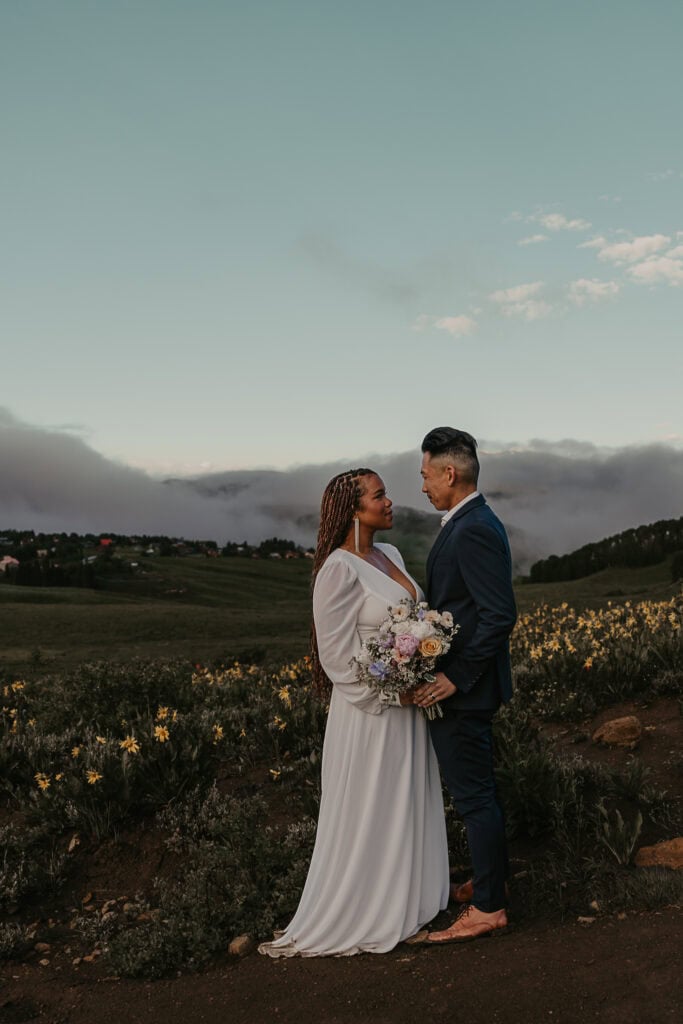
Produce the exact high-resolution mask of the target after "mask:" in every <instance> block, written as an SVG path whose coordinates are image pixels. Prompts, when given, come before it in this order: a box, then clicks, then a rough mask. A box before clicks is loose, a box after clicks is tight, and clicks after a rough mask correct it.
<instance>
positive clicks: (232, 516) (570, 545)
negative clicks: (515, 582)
mask: <svg viewBox="0 0 683 1024" xmlns="http://www.w3.org/2000/svg"><path fill="white" fill-rule="evenodd" d="M430 425H431V424H426V425H425V429H426V428H427V427H429V426H430ZM420 440H421V438H416V439H415V448H414V449H413V450H411V451H407V452H401V453H398V454H393V455H376V454H375V455H371V454H368V453H367V452H352V453H349V454H348V457H347V458H345V459H344V460H343V462H340V461H329V462H327V463H324V464H316V465H305V466H297V467H295V468H293V469H291V470H283V471H275V470H252V471H244V470H243V471H226V472H222V473H212V474H205V475H203V476H199V477H196V478H195V479H193V480H176V481H167V482H161V481H158V480H154V479H152V478H151V477H149V476H148V475H147V474H145V473H143V472H141V471H139V470H133V469H130V467H128V466H125V465H121V464H119V463H115V462H112V461H111V460H109V459H105V458H104V457H103V456H101V455H99V454H98V453H97V452H95V451H93V449H92V448H89V447H88V446H87V445H86V444H85V443H84V442H83V441H81V440H79V439H77V438H74V437H72V436H69V435H67V434H64V433H59V432H56V431H49V430H45V429H44V428H40V427H33V426H30V425H28V424H26V423H22V422H20V421H19V420H17V419H16V418H15V417H14V416H12V414H11V413H9V412H8V411H7V410H3V409H1V408H0V478H1V479H2V481H3V487H2V490H1V491H0V530H1V529H33V530H44V531H52V530H55V531H62V530H64V531H68V532H71V531H72V530H73V531H76V532H79V533H87V532H94V533H100V532H104V531H107V530H111V531H114V532H116V533H128V534H135V533H148V534H164V533H165V534H170V535H174V536H185V537H188V538H204V539H214V540H217V541H218V542H219V543H222V542H223V541H225V540H238V541H239V540H244V539H246V540H248V541H252V542H255V541H259V540H263V539H264V538H266V537H272V536H280V537H290V538H291V539H293V540H295V541H298V542H299V543H303V544H313V543H314V542H315V535H316V530H317V514H318V509H319V505H320V495H321V494H322V491H323V488H324V486H325V484H326V483H327V481H328V480H329V479H330V478H331V477H332V476H334V475H335V474H336V473H338V472H340V471H341V470H342V469H346V468H348V467H349V466H357V465H369V466H372V467H373V468H374V469H376V470H377V471H378V472H380V473H381V474H382V476H383V477H384V480H385V483H386V484H387V487H388V489H389V493H390V495H391V497H392V498H393V499H394V502H395V503H396V504H397V505H402V506H408V507H410V508H416V509H421V510H423V511H427V512H431V511H432V510H431V506H430V505H429V503H428V502H427V500H426V498H425V497H424V495H423V494H421V492H420V486H421V482H420V479H419V463H420V454H419V442H420ZM480 455H481V464H482V476H481V486H482V489H483V491H484V493H485V494H486V495H487V497H488V499H489V501H490V502H491V504H492V505H493V507H494V508H495V510H496V512H497V513H498V515H499V516H500V517H501V518H502V520H503V522H504V523H505V525H506V527H507V528H508V530H509V532H510V536H511V539H512V548H513V555H514V558H515V561H516V564H517V565H518V566H519V567H522V568H524V567H528V565H529V564H530V563H531V562H532V561H535V560H536V559H537V558H542V557H545V556H547V555H549V554H563V553H564V552H566V551H571V550H573V549H574V548H576V547H579V546H580V545H582V544H586V543H588V542H589V541H594V540H601V539H602V538H604V537H606V536H609V535H610V534H613V533H618V532H619V531H621V530H625V529H627V528H629V527H632V526H638V525H640V524H642V523H648V522H653V521H654V520H656V519H672V518H676V517H678V516H680V514H681V508H682V507H683V451H680V450H677V449H676V448H674V447H671V446H668V445H664V444H659V445H649V446H633V447H629V448H622V449H616V450H611V451H605V450H601V449H598V448H597V447H595V446H594V445H591V444H589V443H587V442H579V441H574V440H571V439H570V440H564V441H561V442H552V441H544V440H538V439H536V440H533V441H530V442H528V443H526V444H519V443H504V444H495V445H494V444H489V445H487V443H486V442H485V441H482V442H481V445H480ZM434 524H435V530H436V528H437V524H438V513H434Z"/></svg>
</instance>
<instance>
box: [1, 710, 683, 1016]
mask: <svg viewBox="0 0 683 1024" xmlns="http://www.w3.org/2000/svg"><path fill="white" fill-rule="evenodd" d="M633 713H635V714H637V715H638V717H639V718H640V720H641V722H642V724H643V727H644V732H643V738H642V741H641V745H640V749H639V750H638V751H637V754H638V756H639V757H640V758H642V760H643V761H644V762H645V763H646V764H647V765H648V766H649V767H650V769H651V771H652V777H651V778H652V782H653V783H654V784H655V785H657V786H661V787H663V788H665V789H667V790H668V792H669V794H670V795H671V796H674V797H678V798H679V799H680V798H681V797H682V796H683V717H682V716H681V713H680V709H679V706H678V701H676V700H673V699H667V700H658V701H656V702H655V703H654V704H652V705H650V706H644V705H639V704H634V703H627V704H623V705H620V706H618V707H613V708H611V709H609V711H605V712H601V713H600V714H599V715H598V716H596V718H595V719H594V720H593V721H592V722H590V723H582V724H581V725H578V726H547V727H546V730H545V731H546V733H547V735H549V736H551V737H552V738H553V740H554V742H555V743H556V744H557V747H558V749H563V750H565V751H566V752H567V753H569V754H575V753H576V754H582V755H583V756H585V757H590V758H592V759H595V760H598V761H600V762H602V763H606V764H610V765H611V766H613V767H618V766H620V765H623V764H624V762H625V760H626V757H627V756H628V754H627V753H625V752H624V751H621V750H608V749H605V748H598V747H596V746H595V745H594V744H592V743H591V741H590V733H591V731H592V730H593V729H594V728H595V727H596V726H597V725H598V724H600V723H601V722H602V721H604V720H605V719H607V718H614V717H618V716H619V715H625V714H633ZM656 838H657V837H656V836H652V837H651V838H650V837H649V836H643V840H644V841H652V840H654V839H656ZM163 849H164V848H163V841H162V837H161V836H160V834H159V833H158V832H156V831H155V830H154V829H149V830H146V831H138V832H132V833H130V834H129V835H124V836H121V837H120V838H119V840H118V841H117V842H116V843H115V842H114V841H113V840H108V841H107V842H105V843H103V844H102V845H101V846H100V847H99V848H96V849H91V850H89V849H87V848H84V849H83V850H82V851H79V858H78V863H79V867H78V869H77V870H76V872H75V874H74V876H73V877H72V878H71V879H70V881H69V884H68V886H67V887H66V889H65V890H63V891H62V893H61V894H60V898H59V899H60V902H59V904H57V903H55V905H53V906H49V905H44V906H42V907H34V908H33V913H34V915H35V918H36V920H39V921H40V926H39V928H38V934H37V938H38V939H41V940H44V941H47V942H48V943H49V944H50V949H49V951H47V952H42V953H41V952H39V951H35V950H34V951H32V952H31V953H29V954H28V956H27V957H26V958H24V959H22V960H21V961H13V962H9V963H3V964H0V1024H23V1022H32V1021H35V1022H40V1024H96V1022H99V1021H100V1020H107V1021H108V1020H114V1021H121V1022H123V1024H142V1022H144V1024H194V1022H197V1024H218V1022H220V1024H266V1022H269V1024H270V1022H280V1024H306V1022H308V1021H316V1022H320V1024H366V1022H367V1024H370V1022H372V1024H404V1022H405V1024H409V1022H410V1024H413V1022H418V1021H419V1022H422V1021H424V1022H428V1024H446V1022H448V1024H451V1022H454V1024H460V1021H463V1022H465V1021H467V1022H471V1024H484V1022H487V1024H488V1022H491V1024H541V1022H544V1024H545V1022H553V1024H575V1022H576V1024H578V1022H587V1021H600V1022H601V1024H660V1022H661V1024H664V1022H670V1021H674V1020H681V1019H683V987H682V985H681V975H682V972H681V969H680V950H681V948H683V941H682V940H683V927H682V919H681V910H680V908H675V907H667V908H664V909H662V910H660V911H649V912H648V911H645V912H642V911H638V912H635V911H634V912H630V913H627V914H625V915H623V914H622V915H616V914H609V915H607V914H605V915H602V914H601V913H600V912H598V913H597V914H596V915H595V920H594V921H593V922H592V923H591V924H581V923H579V922H578V920H577V918H576V917H575V916H572V917H571V918H569V919H566V920H565V921H564V923H562V922H560V921H559V920H533V919H531V918H530V917H529V916H528V915H519V916H520V917H522V919H523V921H522V923H521V924H515V913H514V911H515V894H514V892H513V893H512V914H511V923H512V927H511V929H510V931H509V932H508V933H507V934H505V935H501V936H499V937H495V938H489V939H482V940H479V941H476V942H472V943H468V944H465V945H460V946H445V947H441V948H432V947H424V946H407V945H402V946H400V947H398V948H397V949H396V950H394V951H393V952H392V953H389V954H386V955H383V956H372V955H364V956H355V957H348V958H339V959H336V958H330V959H327V958H325V959H319V958H314V959H292V960H279V961H272V960H270V959H268V958H265V957H261V956H259V955H258V954H256V953H252V954H251V955H249V956H247V957H245V958H244V959H242V960H236V959H235V958H232V957H229V956H228V955H227V953H226V954H225V956H224V957H222V958H219V959H217V960H216V961H215V962H214V964H213V965H212V966H211V967H209V968H207V969H206V970H204V971H202V972H199V973H197V974H189V973H183V974H181V975H179V976H176V977H172V978H169V979H164V980H162V981H155V982H143V981H132V980H128V979H119V978H112V977H108V976H107V967H106V964H105V963H104V962H103V961H102V960H100V959H95V960H94V961H93V962H85V961H81V962H80V963H79V964H78V965H74V964H73V962H72V961H73V959H74V957H75V956H76V955H77V954H82V950H80V949H77V948H76V944H75V943H74V941H73V940H74V933H73V932H70V931H69V929H68V921H69V918H70V916H71V915H72V913H73V907H74V906H77V905H82V903H83V902H84V896H85V895H86V894H89V895H90V896H91V900H92V903H93V904H97V905H100V904H102V903H103V902H104V901H105V900H107V899H112V898H119V899H122V898H123V894H127V895H129V896H130V895H131V894H132V893H133V892H134V891H135V890H136V889H137V890H139V889H146V888H147V887H148V886H150V885H151V879H152V878H153V877H154V875H155V874H165V873H166V872H167V871H172V870H174V869H177V865H172V864H169V862H168V855H164V852H163ZM513 853H514V851H513ZM70 904H71V906H70ZM519 909H520V908H519V907H518V911H519ZM452 917H453V914H452V913H450V912H447V913H446V914H445V915H441V916H440V918H439V919H438V921H437V924H441V923H442V922H443V923H444V924H446V923H448V922H450V920H451V919H452ZM41 959H42V960H44V961H46V963H44V964H41Z"/></svg>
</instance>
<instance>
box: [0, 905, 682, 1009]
mask: <svg viewBox="0 0 683 1024" xmlns="http://www.w3.org/2000/svg"><path fill="white" fill-rule="evenodd" d="M682 934H683V928H682V927H681V914H680V912H679V911H678V910H675V909H666V910H664V911H661V912H658V913H649V914H629V915H628V916H627V917H626V918H625V919H624V920H619V919H618V918H616V917H607V918H604V919H598V920H596V921H595V923H594V924H593V925H590V926H585V925H579V924H576V923H567V924H564V925H550V924H544V925H543V926H541V927H538V926H535V927H532V926H526V927H524V928H521V929H519V930H513V931H512V932H511V933H510V934H508V935H506V936H501V937H500V938H496V939H491V940H480V941H478V942H474V943H469V944H467V945H464V946H459V947H453V946H450V947H444V948H441V949H426V948H423V947H408V946H402V947H400V948H399V949H398V950H396V951H394V952H393V953H390V954H388V955H386V956H377V957H374V956H362V957H349V958H346V959H325V960H321V959H306V960H301V959H294V960H280V961H277V962H274V961H271V960H267V959H265V958H263V957H261V956H258V955H257V954H253V955H251V956H249V957H247V958H246V959H245V960H242V961H240V962H238V963H229V962H227V960H226V962H224V963H219V964H217V965H216V966H215V967H213V968H212V969H210V970H207V971H205V972H203V973H201V974H195V975H182V976H181V977H177V978H173V979H171V980H165V981H157V982H134V981H128V980H118V979H111V978H107V977H105V975H104V971H103V969H102V968H100V966H99V965H96V964H93V965H85V964H83V965H81V966H80V967H78V968H73V967H71V964H70V962H69V961H68V959H65V960H63V961H59V960H57V959H55V960H54V961H53V962H52V963H51V964H50V965H49V966H48V967H41V966H40V965H39V964H38V963H30V964H27V963H23V964H7V965H5V967H4V969H3V971H2V972H1V973H0V980H1V981H2V995H0V1024H20V1022H28V1021H39V1022H41V1024H95V1022H97V1021H99V1020H101V1019H105V1020H108V1021H109V1020H111V1021H117V1022H124V1024H143V1022H144V1024H195V1022H196V1024H266V1022H268V1024H271V1022H278V1024H303V1022H307V1021H319V1022H321V1024H370V1022H372V1024H415V1022H418V1021H419V1022H422V1021H424V1022H429V1024H451V1022H455V1024H458V1022H460V1021H463V1022H464V1021H467V1022H471V1024H484V1022H490V1024H547V1022H552V1024H579V1022H582V1024H583V1022H588V1021H600V1022H601V1024H665V1022H672V1021H675V1020H680V1019H681V1016H682V1015H683V990H682V987H681V971H680V948H681V938H682Z"/></svg>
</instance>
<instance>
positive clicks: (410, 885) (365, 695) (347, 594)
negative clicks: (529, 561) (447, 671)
mask: <svg viewBox="0 0 683 1024" xmlns="http://www.w3.org/2000/svg"><path fill="white" fill-rule="evenodd" d="M378 546H379V547H380V548H381V550H382V551H383V552H384V553H385V554H386V555H387V557H388V558H390V559H391V560H392V561H393V562H394V563H395V564H396V565H397V566H398V568H399V569H400V570H401V572H403V573H404V574H405V575H406V577H407V579H408V580H409V581H410V582H411V583H413V585H414V586H415V590H416V594H417V599H418V600H423V595H422V591H421V590H420V588H419V587H418V585H417V583H415V581H414V580H413V579H412V577H411V576H410V575H409V574H408V573H407V571H406V569H405V565H404V563H403V559H402V558H401V555H400V553H399V552H398V550H397V549H396V548H395V547H393V545H390V544H382V545H378ZM411 597H412V595H410V594H409V592H408V591H407V590H406V588H405V587H404V586H403V585H402V584H401V583H399V582H398V581H396V580H394V579H393V578H392V577H391V576H388V575H387V574H386V573H384V572H383V571H382V570H380V569H378V568H377V567H376V566H374V565H372V564H371V563H369V562H366V561H365V560H364V559H362V558H360V557H358V556H357V555H354V554H353V553H352V552H349V551H344V550H342V549H340V548H339V549H337V550H336V551H333V552H332V554H331V555H330V556H329V558H328V559H327V560H326V562H325V563H324V565H323V566H322V567H321V569H320V571H319V573H318V576H317V578H316V582H315V587H314V592H313V614H314V620H315V626H316V635H317V638H318V651H319V655H320V661H321V664H322V666H323V668H324V670H325V672H326V674H327V676H328V678H329V679H330V680H331V682H332V684H333V686H332V694H331V697H330V710H329V716H328V721H327V728H326V731H325V742H324V745H323V758H322V793H321V802H320V815H319V819H318V830H317V834H316V842H315V848H314V851H313V856H312V859H311V865H310V868H309V872H308V877H307V879H306V884H305V887H304V891H303V894H302V896H301V901H300V903H299V907H298V909H297V911H296V914H295V916H294V918H293V919H292V921H291V922H290V924H289V925H288V927H287V929H286V930H285V931H284V932H283V933H282V934H281V935H280V936H279V937H277V938H276V939H275V940H274V941H273V942H269V943H264V944H262V945H261V946H260V947H259V951H260V952H261V953H266V954H268V955H269V956H273V957H278V956H296V955H301V956H330V955H337V956H345V955H346V956H349V955H351V954H353V953H361V952H370V953H384V952H387V951H388V950H390V949H393V948H394V946H395V945H396V944H397V943H398V942H400V941H402V940H403V939H406V938H408V937H409V936H410V935H412V934H414V933H415V932H416V931H418V930H419V929H420V928H421V927H422V926H423V925H424V924H426V923H427V922H428V921H430V920H431V919H432V918H433V917H435V916H436V914H437V913H438V912H439V910H441V909H443V908H444V907H445V906H446V904H447V902H448V885H449V875H448V850H447V845H446V827H445V822H444V811H443V802H442V796H441V782H440V777H439V769H438V765H437V761H436V757H435V754H434V751H433V748H432V745H431V741H430V739H429V734H428V731H427V724H426V721H425V719H424V717H423V716H422V714H421V713H420V712H419V710H418V709H417V708H416V707H414V706H413V705H409V706H407V707H394V706H389V705H387V704H386V703H383V702H382V701H380V699H379V697H378V695H377V693H376V691H375V690H373V689H371V688H370V687H368V686H365V685H364V684H362V683H359V682H358V681H357V670H356V667H355V666H354V664H353V662H352V659H353V658H354V657H355V656H356V655H358V653H359V652H360V648H361V644H362V642H363V640H364V639H366V637H368V636H370V635H371V634H372V633H375V632H376V631H377V629H378V628H379V626H380V624H381V623H382V622H383V620H384V619H386V617H387V614H388V608H389V606H391V605H396V604H398V603H399V602H400V601H401V600H402V599H404V598H411Z"/></svg>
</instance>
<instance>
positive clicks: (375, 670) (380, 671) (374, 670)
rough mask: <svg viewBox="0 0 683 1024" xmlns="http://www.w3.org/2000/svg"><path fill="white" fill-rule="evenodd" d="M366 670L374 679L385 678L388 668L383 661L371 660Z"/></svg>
mask: <svg viewBox="0 0 683 1024" xmlns="http://www.w3.org/2000/svg"><path fill="white" fill-rule="evenodd" d="M368 672H369V673H370V675H371V676H374V677H375V679H385V678H386V675H387V672H388V669H387V666H386V665H385V664H384V662H383V661H373V663H372V665H371V666H370V668H369V669H368Z"/></svg>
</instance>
